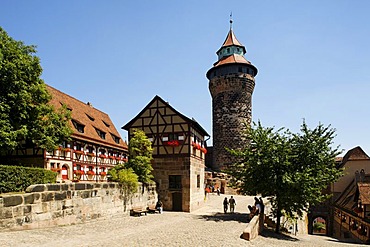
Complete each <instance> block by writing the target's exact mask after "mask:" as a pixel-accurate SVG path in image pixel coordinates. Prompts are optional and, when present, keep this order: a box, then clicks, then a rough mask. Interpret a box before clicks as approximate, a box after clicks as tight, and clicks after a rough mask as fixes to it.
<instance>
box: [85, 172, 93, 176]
mask: <svg viewBox="0 0 370 247" xmlns="http://www.w3.org/2000/svg"><path fill="white" fill-rule="evenodd" d="M86 173H87V175H90V176H91V175H95V172H94V171H87V172H86Z"/></svg>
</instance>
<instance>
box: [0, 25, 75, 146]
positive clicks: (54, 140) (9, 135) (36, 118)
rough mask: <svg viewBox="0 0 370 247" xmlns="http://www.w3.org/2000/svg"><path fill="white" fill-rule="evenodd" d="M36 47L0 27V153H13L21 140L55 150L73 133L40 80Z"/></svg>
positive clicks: (63, 110)
mask: <svg viewBox="0 0 370 247" xmlns="http://www.w3.org/2000/svg"><path fill="white" fill-rule="evenodd" d="M35 53H36V49H35V46H30V45H25V44H24V43H23V42H21V41H15V40H14V39H12V38H11V37H9V36H8V34H7V33H6V32H5V31H4V30H3V29H2V28H1V27H0V88H1V90H0V150H1V151H3V152H6V151H10V150H14V149H15V148H16V147H17V145H19V141H20V140H27V141H31V142H32V143H33V144H35V145H37V146H38V147H40V148H44V149H46V150H53V149H55V148H56V147H57V146H58V145H59V144H60V143H62V142H63V140H66V139H68V138H69V136H70V135H71V133H72V130H71V127H70V125H69V123H68V121H69V119H70V113H69V112H68V110H67V109H66V107H61V108H60V109H58V111H56V110H55V109H54V107H53V106H52V105H51V104H48V102H49V101H50V99H51V95H50V94H49V93H48V91H47V89H46V86H45V84H44V82H43V81H42V80H41V79H40V76H41V73H42V68H41V65H40V61H39V58H38V57H37V56H35V55H34V54H35Z"/></svg>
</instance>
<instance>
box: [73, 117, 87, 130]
mask: <svg viewBox="0 0 370 247" xmlns="http://www.w3.org/2000/svg"><path fill="white" fill-rule="evenodd" d="M72 124H73V126H74V127H75V128H76V130H77V131H78V132H80V133H84V132H85V125H83V124H81V123H79V122H77V121H76V120H74V119H72Z"/></svg>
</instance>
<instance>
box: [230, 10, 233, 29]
mask: <svg viewBox="0 0 370 247" xmlns="http://www.w3.org/2000/svg"><path fill="white" fill-rule="evenodd" d="M231 29H233V12H232V11H231V12H230V30H231Z"/></svg>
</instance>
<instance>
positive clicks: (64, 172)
mask: <svg viewBox="0 0 370 247" xmlns="http://www.w3.org/2000/svg"><path fill="white" fill-rule="evenodd" d="M62 179H63V180H67V179H68V167H67V166H66V165H63V166H62Z"/></svg>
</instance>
